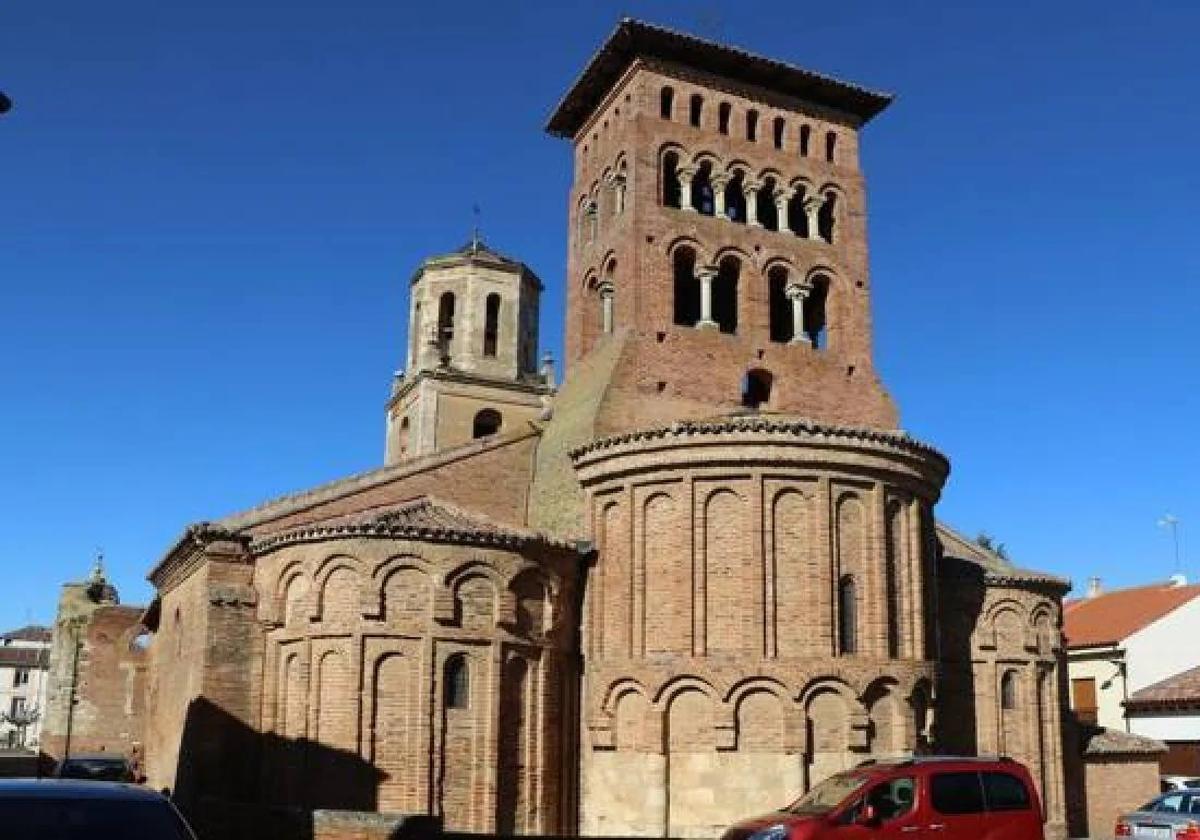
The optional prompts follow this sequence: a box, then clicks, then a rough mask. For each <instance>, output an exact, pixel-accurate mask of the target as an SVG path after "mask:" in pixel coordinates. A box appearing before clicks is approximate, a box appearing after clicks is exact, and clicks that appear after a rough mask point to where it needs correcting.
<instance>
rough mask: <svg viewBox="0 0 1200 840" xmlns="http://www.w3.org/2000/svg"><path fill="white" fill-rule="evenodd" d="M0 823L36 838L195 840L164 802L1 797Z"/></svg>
mask: <svg viewBox="0 0 1200 840" xmlns="http://www.w3.org/2000/svg"><path fill="white" fill-rule="evenodd" d="M0 825H2V826H4V836H5V837H29V838H33V837H36V838H37V839H38V840H97V838H104V840H193V838H192V835H191V833H190V832H189V831H188V830H187V828H186V827H185V826H184V825H183V821H182V820H181V819H180V818H179V815H178V814H177V813H176V812H175V809H174V808H172V807H171V806H170V804H168V803H167V802H166V801H165V800H161V801H154V800H151V801H129V800H119V799H118V800H109V799H51V798H41V797H38V798H28V799H21V798H17V797H14V798H11V799H10V798H0Z"/></svg>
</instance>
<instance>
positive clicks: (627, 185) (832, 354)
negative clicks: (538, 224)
mask: <svg viewBox="0 0 1200 840" xmlns="http://www.w3.org/2000/svg"><path fill="white" fill-rule="evenodd" d="M889 101H890V97H889V96H887V95H884V94H879V93H873V92H871V91H868V90H865V89H863V88H860V87H858V86H856V85H852V84H848V83H845V82H841V81H837V80H834V79H830V78H827V77H824V76H820V75H817V74H815V73H811V72H808V71H805V70H801V69H798V68H795V67H792V66H789V65H785V64H782V63H779V62H776V61H772V60H768V59H763V58H759V57H756V56H750V55H748V54H746V53H743V52H741V51H739V50H736V49H732V48H728V47H723V46H720V45H717V44H712V43H709V42H705V41H702V40H699V39H695V38H691V37H689V36H686V35H682V34H679V33H675V32H669V31H667V30H662V29H658V28H656V27H652V26H648V25H646V24H642V23H639V22H637V21H632V20H626V21H623V22H622V23H621V25H620V26H619V27H618V28H617V30H616V32H615V33H614V34H613V36H612V37H611V38H610V39H609V41H608V42H607V43H606V44H605V45H604V47H603V48H602V49H601V50H600V51H599V52H598V53H597V54H596V55H595V57H594V58H593V59H592V61H591V62H590V63H589V64H588V66H587V68H586V69H585V70H584V72H583V75H582V76H581V77H580V78H579V79H578V81H576V83H575V85H574V86H573V87H572V88H571V89H570V91H569V92H568V93H567V95H566V96H565V97H564V98H563V100H562V101H561V103H560V104H559V106H558V108H557V109H556V111H555V112H554V114H553V116H552V117H551V119H550V121H549V123H548V125H547V130H548V131H549V132H550V133H551V134H553V135H556V136H559V137H563V138H568V139H570V140H571V141H572V143H573V146H574V181H573V185H572V189H571V195H570V206H569V216H570V236H569V239H570V243H569V249H570V250H569V256H568V273H567V289H568V292H567V301H568V302H567V323H566V366H567V368H568V371H569V369H570V368H571V366H573V365H576V364H577V363H578V362H579V361H580V360H581V359H583V358H584V357H586V356H587V355H588V354H589V353H591V352H592V351H593V350H594V349H596V348H597V346H598V345H599V344H600V343H601V342H604V341H605V340H606V339H607V338H608V337H609V336H610V335H614V334H619V335H620V336H621V339H620V340H622V341H623V342H624V345H625V346H624V347H623V349H622V362H621V364H620V371H621V374H620V375H619V376H618V381H616V382H614V387H615V388H616V389H617V394H614V396H618V395H620V396H623V397H624V398H625V400H626V402H627V405H625V406H623V407H622V408H621V410H619V411H617V412H615V414H618V415H620V416H621V418H622V419H621V421H619V423H618V425H626V426H630V427H635V426H638V425H645V424H646V423H648V422H661V421H665V420H671V419H682V418H694V417H702V416H711V415H713V414H724V413H729V412H731V411H737V410H739V409H742V408H754V409H757V410H759V411H765V412H778V413H789V414H797V415H802V416H805V417H809V418H812V419H816V420H822V421H828V422H838V423H852V424H857V425H868V426H873V427H881V428H894V427H895V426H896V424H897V415H896V410H895V407H894V405H893V403H892V401H891V399H890V397H889V396H888V394H887V392H886V391H885V389H884V387H883V385H882V384H881V382H880V381H879V379H878V377H877V375H876V373H875V368H874V365H873V362H872V353H871V309H870V279H869V274H868V266H867V245H866V196H865V191H864V184H863V176H862V172H861V171H860V169H859V162H858V138H859V129H860V128H861V127H862V126H863V125H864V124H865V123H866V122H867V121H868V120H870V119H871V118H872V117H873V116H875V115H876V114H878V113H879V112H880V111H881V110H882V109H883V108H884V107H886V106H887V104H888V103H889ZM647 397H652V398H653V399H649V400H648V399H646V398H647Z"/></svg>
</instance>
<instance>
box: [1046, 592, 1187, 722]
mask: <svg viewBox="0 0 1200 840" xmlns="http://www.w3.org/2000/svg"><path fill="white" fill-rule="evenodd" d="M1063 632H1064V634H1065V635H1066V637H1067V650H1068V653H1067V669H1068V674H1069V677H1070V704H1071V708H1072V709H1073V710H1074V711H1075V714H1076V715H1077V716H1078V717H1079V719H1080V720H1081V721H1082V722H1084V723H1092V724H1098V725H1100V726H1104V727H1108V728H1110V729H1121V730H1124V731H1126V732H1138V733H1140V734H1147V735H1153V737H1156V738H1157V737H1160V736H1159V735H1158V734H1154V732H1152V731H1149V730H1148V731H1145V732H1142V731H1141V730H1140V729H1136V728H1134V727H1133V726H1132V719H1131V718H1129V717H1127V706H1126V702H1127V701H1130V700H1132V698H1133V697H1134V696H1135V695H1136V694H1137V693H1138V692H1141V691H1142V690H1143V689H1149V688H1150V687H1151V686H1155V685H1157V684H1159V683H1161V682H1162V681H1164V680H1167V679H1168V678H1171V677H1175V676H1176V675H1179V674H1181V673H1182V672H1185V671H1188V670H1189V669H1191V668H1193V667H1194V666H1196V665H1198V664H1200V650H1197V648H1196V646H1195V645H1194V644H1188V643H1187V642H1189V641H1194V640H1195V639H1197V638H1200V586H1197V585H1188V584H1187V582H1186V579H1184V578H1183V576H1181V575H1177V576H1175V577H1173V578H1172V579H1171V580H1170V581H1168V582H1167V583H1158V584H1152V585H1150V586H1139V587H1134V588H1131V589H1119V590H1115V591H1113V592H1107V593H1106V592H1102V591H1101V590H1100V582H1099V580H1098V579H1095V578H1093V580H1092V583H1091V586H1090V588H1089V591H1088V594H1087V596H1086V597H1084V598H1081V599H1078V600H1074V601H1068V602H1066V603H1065V604H1064V605H1063Z"/></svg>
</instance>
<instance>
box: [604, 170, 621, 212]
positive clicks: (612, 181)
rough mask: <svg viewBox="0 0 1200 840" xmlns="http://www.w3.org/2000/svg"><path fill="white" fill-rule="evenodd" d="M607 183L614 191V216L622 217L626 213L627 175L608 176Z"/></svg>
mask: <svg viewBox="0 0 1200 840" xmlns="http://www.w3.org/2000/svg"><path fill="white" fill-rule="evenodd" d="M607 183H608V186H609V187H611V188H612V191H613V215H614V216H620V215H621V214H622V213H624V212H625V174H624V173H623V172H614V173H612V174H610V175H609V176H608V181H607Z"/></svg>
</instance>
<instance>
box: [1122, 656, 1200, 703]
mask: <svg viewBox="0 0 1200 840" xmlns="http://www.w3.org/2000/svg"><path fill="white" fill-rule="evenodd" d="M1125 708H1126V710H1128V711H1131V712H1142V711H1152V710H1156V709H1181V708H1200V667H1197V668H1192V669H1191V670H1188V671H1184V672H1183V673H1180V674H1176V675H1175V676H1173V677H1167V678H1166V679H1165V680H1160V681H1159V682H1156V683H1154V684H1153V685H1148V686H1146V687H1145V688H1142V689H1139V690H1137V691H1135V692H1134V693H1133V694H1131V695H1130V696H1129V699H1128V700H1126V701H1125Z"/></svg>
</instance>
